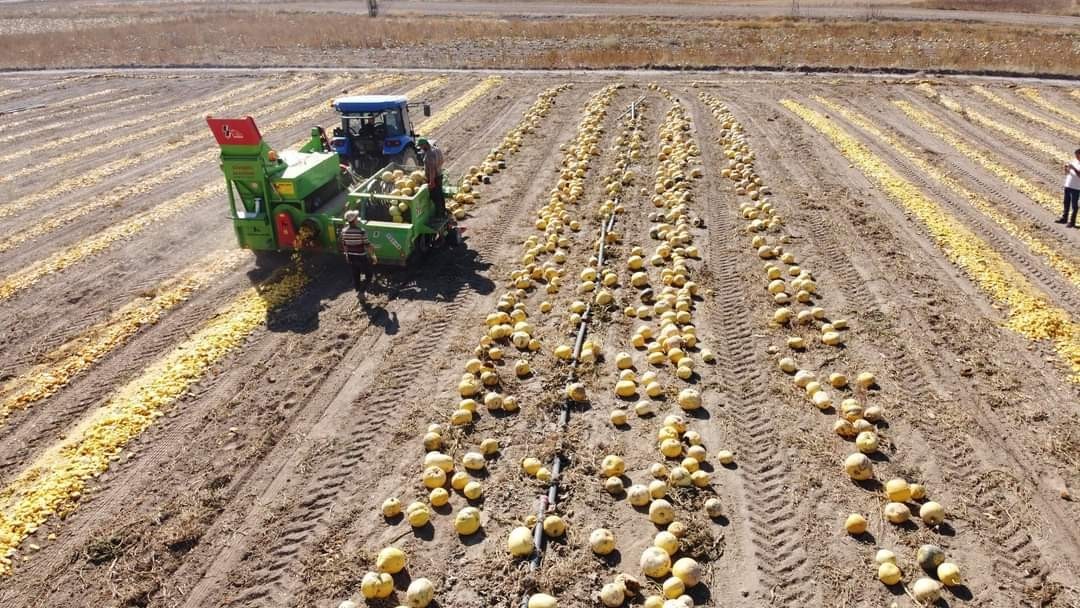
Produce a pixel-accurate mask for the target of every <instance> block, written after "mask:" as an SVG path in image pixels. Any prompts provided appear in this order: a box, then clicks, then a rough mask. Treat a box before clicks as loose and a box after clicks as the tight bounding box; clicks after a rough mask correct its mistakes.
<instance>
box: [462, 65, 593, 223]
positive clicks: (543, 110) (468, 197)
mask: <svg viewBox="0 0 1080 608" xmlns="http://www.w3.org/2000/svg"><path fill="white" fill-rule="evenodd" d="M571 86H572V85H570V84H560V85H555V86H553V87H551V88H549V89H547V90H545V91H543V92H541V93H540V94H539V95H538V96H537V98H536V101H535V102H533V104H532V106H530V107H529V109H528V110H526V111H525V114H524V116H523V117H522V119H521V121H520V122H519V123H518V124H517V126H516V127H514V128H513V129H511V130H510V132H509V133H507V134H506V135H504V136H503V139H502V142H501V143H500V144H499V145H498V146H497V147H496V148H495V149H493V150H492V151H491V152H490V153H488V155H487V156H486V157H485V158H484V160H483V161H482V162H481V163H480V164H479V165H473V166H471V167H469V170H468V171H467V173H466V175H464V176H462V178H461V183H460V184H459V185H458V192H457V194H455V195H454V198H453V199H451V200H449V201H447V203H446V208H447V210H449V211H450V213H452V214H454V219H457V220H461V219H464V218H465V217H466V216H467V214H468V207H469V206H470V205H473V204H475V203H476V199H477V196H476V193H475V192H474V191H473V188H475V187H476V186H478V185H479V184H482V183H490V181H491V176H492V175H494V174H495V173H498V172H499V171H500V170H501V169H502V168H504V167H505V166H506V159H507V158H508V157H510V156H513V155H515V154H517V153H518V152H519V151H520V150H521V144H522V142H523V141H524V138H525V136H526V135H530V134H532V133H535V132H536V129H537V128H538V127H539V126H540V123H541V121H543V120H544V117H546V116H547V115H548V114H549V113H550V112H551V108H553V107H554V106H555V98H556V97H557V96H558V95H559V93H561V92H563V91H565V90H566V89H568V88H570V87H571Z"/></svg>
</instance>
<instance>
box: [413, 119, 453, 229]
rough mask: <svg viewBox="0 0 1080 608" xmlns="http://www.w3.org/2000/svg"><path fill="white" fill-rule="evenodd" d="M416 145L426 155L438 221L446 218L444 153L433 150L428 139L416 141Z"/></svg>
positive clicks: (432, 199)
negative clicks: (443, 184)
mask: <svg viewBox="0 0 1080 608" xmlns="http://www.w3.org/2000/svg"><path fill="white" fill-rule="evenodd" d="M416 145H418V146H420V150H421V151H423V153H424V173H425V174H426V175H427V184H428V190H429V191H430V192H431V201H432V202H433V203H435V216H436V217H437V218H438V219H442V218H445V217H446V195H445V194H443V189H442V167H443V153H442V150H440V149H439V148H433V147H432V146H431V142H429V141H428V140H427V138H426V137H421V138H419V139H417V140H416Z"/></svg>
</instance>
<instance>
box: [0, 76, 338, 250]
mask: <svg viewBox="0 0 1080 608" xmlns="http://www.w3.org/2000/svg"><path fill="white" fill-rule="evenodd" d="M301 86H302V87H303V92H302V93H298V94H294V95H289V96H288V97H286V98H285V99H282V100H279V101H278V102H276V103H274V104H270V105H269V106H267V107H266V109H265V110H263V111H262V112H259V113H258V115H259V116H268V115H271V114H272V113H274V112H277V111H280V110H281V109H283V108H286V107H291V106H293V105H295V104H296V103H297V102H300V101H302V100H306V99H309V98H310V97H311V96H312V95H313V94H318V93H320V92H325V91H329V90H332V89H333V88H334V86H333V85H327V86H324V87H319V88H318V90H315V91H312V90H311V88H310V86H309V85H306V84H301ZM245 105H246V102H244V101H240V100H238V101H235V102H232V103H230V104H228V105H226V106H222V107H221V108H218V109H217V110H216V111H217V112H224V111H227V110H229V109H230V108H240V107H244V106H245ZM297 120H298V119H297V118H296V117H295V116H289V117H287V118H285V119H282V120H280V121H278V122H277V123H275V124H274V125H272V126H276V127H278V128H282V129H284V128H288V127H291V126H294V124H295V123H296V121H297ZM204 139H205V135H203V134H202V133H201V132H198V131H196V132H194V133H191V134H189V135H186V136H184V137H182V138H180V139H177V140H175V141H173V142H170V143H167V144H164V145H162V146H160V147H159V149H158V151H159V153H161V154H164V153H168V152H171V151H172V150H176V149H179V148H183V147H185V146H189V145H191V144H193V143H196V142H199V141H202V140H204ZM216 154H217V152H216V151H215V150H212V149H207V150H205V151H204V152H200V153H197V154H194V155H192V156H190V157H189V158H187V159H185V161H184V162H182V163H176V164H173V166H171V167H169V168H167V169H165V170H163V171H160V172H158V173H156V174H154V175H153V176H150V177H147V178H146V179H140V180H138V181H136V182H135V183H134V184H132V185H130V186H127V187H125V188H119V189H116V190H113V191H111V192H108V193H104V194H101V195H98V196H94V197H92V198H91V199H90V200H88V201H86V200H79V201H78V202H77V203H76V204H73V205H69V206H67V207H66V208H62V209H59V210H57V211H56V212H54V213H51V214H49V215H46V216H44V217H42V218H40V219H39V220H37V221H35V222H34V223H33V224H31V225H30V226H29V227H27V228H26V229H24V230H19V231H17V232H14V233H12V234H11V235H10V236H7V237H6V238H3V239H0V253H2V252H5V251H8V250H10V249H13V248H15V247H18V246H20V245H23V244H25V243H27V242H30V241H32V240H34V239H37V238H40V237H42V236H45V235H47V234H49V233H51V232H53V231H55V230H58V229H60V228H61V227H63V226H66V225H68V224H70V223H72V222H74V221H75V220H76V219H78V218H80V217H85V216H87V215H89V214H91V213H93V212H95V211H98V210H101V209H107V208H112V207H115V206H116V205H118V204H120V203H122V202H124V201H127V200H130V199H131V198H133V197H135V196H141V195H144V194H147V193H149V192H151V191H152V190H153V189H154V188H156V187H158V186H161V185H163V184H168V183H171V182H172V181H173V180H175V179H177V178H178V177H180V176H183V175H186V174H188V173H192V172H193V171H195V170H197V169H199V168H202V164H201V163H204V162H210V161H212V160H213V158H214V157H215V155H216ZM141 161H142V159H140V158H139V157H138V156H131V157H124V158H120V159H117V160H116V161H114V162H112V163H109V164H108V165H105V166H103V167H101V171H97V170H94V171H91V172H90V173H89V174H86V175H82V176H80V177H78V178H73V179H71V180H64V181H63V182H61V183H60V184H56V185H54V186H53V187H51V188H49V189H48V190H47V191H45V192H39V193H37V194H36V195H31V196H30V197H27V198H26V199H24V200H22V201H20V202H19V203H16V204H11V205H8V207H7V208H6V210H7V211H9V212H12V211H15V210H18V209H25V208H28V206H29V205H30V204H32V203H33V201H34V200H35V199H42V198H45V197H46V196H47V195H50V194H52V193H54V192H55V191H57V190H58V189H59V188H61V187H65V186H67V187H70V186H71V185H72V184H70V183H68V182H77V183H78V185H79V187H86V186H90V185H93V184H94V183H97V182H98V181H100V180H102V179H104V178H106V177H108V176H110V175H113V174H114V173H116V172H118V171H120V170H122V169H124V168H127V167H129V166H132V165H137V164H139V162H141Z"/></svg>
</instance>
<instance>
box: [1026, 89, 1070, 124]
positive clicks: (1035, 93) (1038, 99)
mask: <svg viewBox="0 0 1080 608" xmlns="http://www.w3.org/2000/svg"><path fill="white" fill-rule="evenodd" d="M1018 92H1019V93H1020V94H1021V95H1023V96H1024V97H1027V98H1028V99H1030V100H1031V102H1032V103H1034V104H1035V105H1037V106H1039V107H1040V108H1043V109H1045V110H1049V111H1051V112H1053V113H1054V114H1057V115H1058V116H1061V117H1062V118H1065V119H1066V120H1068V121H1070V122H1071V123H1073V124H1080V113H1077V112H1073V111H1071V110H1069V109H1067V108H1063V107H1061V106H1059V105H1057V104H1054V103H1051V102H1049V101H1047V100H1046V98H1044V97H1043V96H1042V93H1040V92H1039V90H1038V89H1033V88H1031V87H1024V88H1022V89H1019V91H1018Z"/></svg>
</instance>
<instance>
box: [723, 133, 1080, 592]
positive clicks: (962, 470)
mask: <svg viewBox="0 0 1080 608" xmlns="http://www.w3.org/2000/svg"><path fill="white" fill-rule="evenodd" d="M744 116H749V114H748V113H744ZM785 122H787V121H785ZM749 124H753V126H754V129H755V130H756V131H758V132H759V133H761V134H763V135H764V137H765V138H766V139H767V140H768V141H769V142H770V145H771V146H773V147H774V149H777V150H783V149H784V148H781V147H778V146H777V141H778V139H779V138H780V134H779V133H778V132H777V131H776V130H775V129H777V128H779V127H763V126H762V125H761V123H759V122H757V121H755V120H753V118H749ZM784 126H785V127H787V129H786V130H785V133H787V135H786V137H787V138H789V139H790V137H791V133H800V130H799V129H798V127H797V125H792V124H785V125H784ZM780 158H781V159H782V160H781V162H782V165H783V167H784V170H785V172H786V173H787V174H788V175H793V176H797V178H796V179H795V181H796V182H797V183H814V181H816V178H814V177H812V174H814V175H828V174H829V171H828V168H827V167H825V166H824V164H823V163H822V162H821V161H820V160H818V159H815V160H814V161H812V162H814V163H816V164H817V167H816V169H817V171H816V172H811V171H810V170H809V169H807V168H806V166H805V165H804V164H803V163H801V162H791V161H789V160H787V159H785V157H784V155H781V157H780ZM894 166H895V165H894ZM830 217H832V218H835V217H837V215H835V214H834V215H832V216H830ZM818 219H819V220H820V218H818ZM815 237H816V238H817V239H818V240H819V241H825V242H830V241H833V240H834V237H831V236H829V233H828V232H827V231H825V230H824V229H822V230H820V234H815ZM865 241H866V242H867V243H869V244H870V245H871V246H873V243H874V242H875V240H874V239H865ZM816 244H817V243H816ZM835 245H836V243H830V246H828V247H827V249H828V250H829V255H830V260H829V261H830V266H831V267H836V266H840V271H839V272H838V274H837V276H838V277H839V278H841V280H842V283H843V285H842V288H843V289H842V290H838V291H842V292H843V293H851V292H855V293H858V291H859V284H860V283H863V282H865V281H866V280H868V278H869V277H861V276H860V275H859V273H858V272H857V271H856V270H855V264H854V261H853V260H851V258H850V256H849V254H848V253H846V251H845V250H843V249H842V248H839V247H836V246H835ZM837 253H838V254H839V255H838V256H836V257H832V256H833V255H835V254H837ZM876 253H877V256H876V257H879V258H880V257H881V256H882V255H885V253H884V252H883V251H881V250H880V249H879V250H878V251H877V252H876ZM890 290H891V289H890ZM865 297H866V296H856V299H855V301H856V303H858V304H860V305H864V304H871V302H860V300H864V298H865ZM897 297H898V294H895V293H878V294H875V296H874V300H873V301H872V303H876V304H877V305H879V306H882V305H887V304H888V303H889V302H890V301H896V299H897ZM881 320H882V321H884V322H885V323H888V317H884V318H883V319H881ZM888 324H889V325H891V323H888ZM933 325H934V322H933V321H932V320H928V319H918V320H917V321H914V322H911V323H908V324H906V325H905V327H906V328H907V329H908V330H909V331H918V328H920V327H932V326H933ZM918 334H919V335H915V336H912V337H911V338H909V342H908V343H907V344H904V345H896V346H895V348H880V347H878V348H879V350H881V351H882V352H883V353H888V355H889V360H890V361H891V362H892V363H893V365H895V367H896V371H897V372H898V374H899V377H898V378H897V381H896V382H895V383H894V384H892V386H890V388H891V389H894V390H896V391H897V392H898V393H899V396H900V398H901V400H902V401H904V402H907V403H923V404H928V406H929V407H930V408H931V409H935V410H937V411H939V412H940V411H950V413H949V416H950V417H953V418H954V420H955V421H956V424H957V426H958V427H961V428H981V429H982V430H983V432H984V433H986V434H987V435H986V436H989V437H994V438H996V439H998V440H1000V441H1002V442H1003V443H1010V440H1009V439H1008V438H1007V437H1006V436H1005V435H1004V434H1003V432H1002V430H1001V428H1000V424H998V423H997V422H996V420H994V419H993V414H992V412H990V411H989V408H988V407H986V405H985V403H983V402H982V400H976V402H977V404H978V405H979V407H978V410H979V412H978V413H979V415H978V416H971V415H970V414H968V413H967V412H963V411H961V410H958V409H957V407H956V405H955V404H953V403H952V402H951V401H950V400H948V399H943V398H942V397H941V396H940V395H939V394H938V392H937V391H933V390H930V389H929V388H928V387H941V386H946V385H956V384H957V383H956V382H955V381H947V380H946V379H945V378H943V377H942V376H940V375H939V374H935V373H932V372H930V371H929V370H934V369H940V366H936V365H935V364H933V362H929V361H917V360H916V359H915V357H914V356H913V355H912V354H911V353H912V352H914V349H913V348H912V342H911V341H912V340H919V339H926V338H928V336H926V335H925V334H924V333H923V332H918ZM875 346H877V345H875ZM909 420H910V422H911V423H912V425H913V426H914V427H915V428H916V429H917V430H918V432H919V433H921V434H922V435H924V436H925V437H926V438H927V440H928V443H930V444H931V445H937V446H941V447H942V449H944V450H945V451H946V457H945V458H941V459H939V460H938V463H939V465H940V466H942V468H944V469H945V470H946V473H947V478H948V479H955V480H958V481H959V485H960V486H961V487H965V488H970V489H971V491H970V492H968V493H966V495H967V496H968V497H969V499H970V500H971V501H972V505H973V506H974V507H975V508H976V509H977V510H978V511H979V513H980V514H982V515H983V517H989V518H991V519H992V520H994V521H1007V522H1009V525H1005V526H987V525H984V523H983V520H982V519H980V518H978V517H976V518H972V522H971V523H972V524H973V525H974V526H975V527H976V528H977V529H978V530H979V532H978V533H979V534H980V536H982V537H983V539H984V541H985V544H984V546H987V547H1002V546H1003V547H1011V548H1016V551H1015V552H1012V551H994V550H991V551H989V552H988V553H989V554H990V556H991V559H992V561H993V563H994V564H995V567H996V571H995V579H996V580H997V582H998V583H999V585H1006V586H1007V587H1008V588H1009V589H1011V590H1012V591H1014V592H1015V593H1017V594H1018V595H1019V596H1028V597H1029V598H1035V597H1038V596H1039V595H1040V594H1042V593H1043V592H1044V587H1045V585H1046V578H1047V576H1048V569H1047V568H1046V567H1045V565H1044V561H1045V559H1044V557H1043V555H1042V553H1041V552H1040V550H1039V548H1038V547H1037V546H1036V545H1035V543H1033V538H1032V535H1031V534H1030V532H1028V530H1027V529H1026V528H1024V527H1022V525H1021V524H1020V522H1019V521H1018V520H1017V519H1015V518H1013V517H1012V516H1011V515H1009V506H1011V505H1014V504H1016V503H1017V502H1018V501H1021V500H1023V497H1021V496H1017V497H1015V498H1013V497H1011V496H1009V494H1008V493H1006V492H1005V491H1004V490H1003V489H1002V488H1001V487H999V486H992V485H989V484H988V483H987V480H988V479H989V478H990V477H991V474H992V468H991V467H989V466H988V465H987V463H985V462H983V461H981V460H979V459H978V458H977V457H976V456H975V453H976V452H975V449H974V447H973V446H972V445H971V444H970V442H968V441H957V435H956V434H953V433H950V432H949V429H947V428H943V427H942V426H941V425H939V424H934V423H933V421H927V419H926V418H925V417H922V416H912V417H910V418H909ZM1008 451H1009V453H1010V456H1012V457H1013V459H1014V462H1017V463H1020V466H1019V467H1018V468H1020V469H1021V470H1027V471H1030V470H1033V469H1031V468H1029V467H1031V466H1033V464H1032V463H1031V462H1025V461H1026V460H1027V459H1026V458H1022V457H1020V451H1019V450H1016V449H1015V448H1013V449H1008ZM1034 470H1037V469H1034ZM1014 473H1015V471H1014ZM1021 476H1022V477H1028V481H1029V482H1030V483H1032V484H1033V485H1037V484H1036V483H1035V481H1034V480H1033V479H1030V477H1029V476H1027V475H1021ZM1035 498H1036V499H1037V500H1039V501H1040V502H1041V503H1043V506H1044V507H1045V508H1048V509H1050V510H1051V512H1056V511H1057V509H1056V508H1054V507H1053V506H1052V505H1050V504H1049V503H1047V502H1046V500H1045V498H1043V497H1041V496H1036V497H1035ZM1056 515H1057V516H1058V518H1057V519H1058V521H1057V525H1058V526H1065V527H1064V528H1063V529H1064V530H1069V528H1068V523H1067V522H1068V520H1067V519H1065V518H1060V515H1061V514H1060V513H1056ZM1070 536H1075V535H1074V534H1070ZM1071 542H1072V544H1073V545H1074V546H1073V549H1072V551H1073V552H1075V551H1076V546H1077V545H1076V543H1075V540H1073V541H1071ZM1018 573H1019V574H1020V575H1021V576H1020V578H1019V579H1017V578H1016V575H1017V574H1018ZM987 599H988V598H987Z"/></svg>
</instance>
